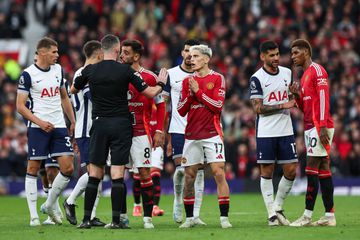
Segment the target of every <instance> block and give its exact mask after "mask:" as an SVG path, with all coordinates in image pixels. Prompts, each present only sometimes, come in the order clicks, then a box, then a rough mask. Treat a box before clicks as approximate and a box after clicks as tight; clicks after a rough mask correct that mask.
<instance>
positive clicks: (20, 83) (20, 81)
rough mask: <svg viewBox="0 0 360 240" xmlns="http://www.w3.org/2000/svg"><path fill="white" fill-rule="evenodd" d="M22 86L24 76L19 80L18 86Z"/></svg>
mask: <svg viewBox="0 0 360 240" xmlns="http://www.w3.org/2000/svg"><path fill="white" fill-rule="evenodd" d="M24 84H25V79H24V76H21V77H20V78H19V85H20V86H24Z"/></svg>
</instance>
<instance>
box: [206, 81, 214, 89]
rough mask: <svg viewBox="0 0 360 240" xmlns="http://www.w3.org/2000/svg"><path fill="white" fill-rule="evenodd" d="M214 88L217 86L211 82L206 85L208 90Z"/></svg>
mask: <svg viewBox="0 0 360 240" xmlns="http://www.w3.org/2000/svg"><path fill="white" fill-rule="evenodd" d="M214 86H215V84H214V83H213V82H209V83H207V84H206V88H207V89H209V90H211V89H213V88H214Z"/></svg>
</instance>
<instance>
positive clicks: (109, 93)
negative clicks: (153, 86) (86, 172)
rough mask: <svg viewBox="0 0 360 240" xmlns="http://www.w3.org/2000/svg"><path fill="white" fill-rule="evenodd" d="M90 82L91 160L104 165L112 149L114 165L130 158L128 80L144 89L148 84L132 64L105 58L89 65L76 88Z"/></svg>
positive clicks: (82, 73)
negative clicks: (91, 106)
mask: <svg viewBox="0 0 360 240" xmlns="http://www.w3.org/2000/svg"><path fill="white" fill-rule="evenodd" d="M87 83H89V88H90V93H91V97H92V104H93V109H92V119H93V124H92V127H91V130H90V136H91V137H90V146H89V149H90V152H89V162H90V163H92V164H95V165H97V166H104V165H105V163H106V159H107V157H108V152H109V149H110V150H111V165H125V164H127V163H128V161H129V153H130V148H131V142H132V125H131V120H130V113H129V110H128V100H127V91H128V88H129V83H132V84H133V85H134V87H135V88H136V89H137V90H138V91H139V92H142V91H143V90H145V89H146V88H147V87H148V85H147V84H146V83H145V82H144V81H143V80H142V79H141V77H140V75H139V73H137V72H135V71H134V70H133V69H132V68H131V66H130V65H128V64H122V63H119V62H116V61H114V60H103V61H101V62H99V63H97V64H93V65H88V66H86V67H85V68H84V69H83V70H82V72H81V76H79V77H77V78H76V79H75V82H74V87H75V88H76V89H82V88H83V87H84V86H85V85H86V84H87Z"/></svg>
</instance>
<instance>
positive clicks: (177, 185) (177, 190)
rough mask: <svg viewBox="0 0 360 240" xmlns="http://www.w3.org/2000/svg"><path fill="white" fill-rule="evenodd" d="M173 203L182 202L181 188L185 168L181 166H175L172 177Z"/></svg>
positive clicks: (182, 186) (182, 187)
mask: <svg viewBox="0 0 360 240" xmlns="http://www.w3.org/2000/svg"><path fill="white" fill-rule="evenodd" d="M173 182H174V196H175V198H174V205H179V204H182V201H183V190H184V182H185V169H184V168H183V167H181V166H177V167H176V169H175V173H174V177H173Z"/></svg>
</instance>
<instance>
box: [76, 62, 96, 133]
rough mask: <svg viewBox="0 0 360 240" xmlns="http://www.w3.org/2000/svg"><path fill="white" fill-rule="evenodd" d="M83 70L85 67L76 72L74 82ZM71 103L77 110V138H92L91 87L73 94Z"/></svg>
mask: <svg viewBox="0 0 360 240" xmlns="http://www.w3.org/2000/svg"><path fill="white" fill-rule="evenodd" d="M83 69H84V67H81V68H79V69H78V70H77V71H76V72H75V74H74V80H75V78H76V77H78V76H80V75H81V71H82V70H83ZM71 101H72V103H73V106H74V109H75V117H76V124H75V138H83V137H90V128H91V125H92V119H91V111H92V103H91V96H90V89H89V85H88V84H86V85H85V87H84V88H83V89H82V90H80V91H79V92H78V93H76V94H72V95H71Z"/></svg>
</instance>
